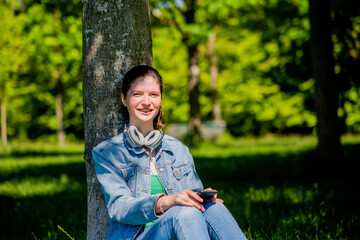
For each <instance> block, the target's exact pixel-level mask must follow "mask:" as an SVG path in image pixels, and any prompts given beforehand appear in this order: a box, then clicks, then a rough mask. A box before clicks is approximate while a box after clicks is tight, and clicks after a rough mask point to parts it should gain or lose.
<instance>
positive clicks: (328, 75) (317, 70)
mask: <svg viewBox="0 0 360 240" xmlns="http://www.w3.org/2000/svg"><path fill="white" fill-rule="evenodd" d="M309 13H310V14H309V17H310V26H311V29H310V37H311V39H310V43H311V54H312V64H313V71H314V77H315V102H316V107H317V136H318V152H319V157H320V163H321V164H324V163H326V165H328V166H329V165H334V164H335V162H339V160H340V158H341V144H340V133H339V119H338V116H337V109H338V103H339V90H338V89H339V86H338V84H337V83H336V80H335V73H334V58H333V54H332V52H333V48H332V42H331V18H330V2H329V1H321V0H309Z"/></svg>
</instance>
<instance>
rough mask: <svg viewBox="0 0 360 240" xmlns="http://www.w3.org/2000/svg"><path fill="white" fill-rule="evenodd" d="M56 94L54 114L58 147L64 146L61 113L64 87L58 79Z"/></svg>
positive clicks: (62, 115) (62, 114) (62, 113)
mask: <svg viewBox="0 0 360 240" xmlns="http://www.w3.org/2000/svg"><path fill="white" fill-rule="evenodd" d="M56 90H57V94H56V99H55V113H56V120H57V131H56V133H57V139H58V143H59V144H60V145H64V144H65V136H66V134H65V129H64V111H63V98H64V86H63V84H62V82H61V80H60V79H58V82H57V86H56Z"/></svg>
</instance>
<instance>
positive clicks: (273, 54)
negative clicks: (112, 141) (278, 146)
mask: <svg viewBox="0 0 360 240" xmlns="http://www.w3.org/2000/svg"><path fill="white" fill-rule="evenodd" d="M150 4H151V13H152V14H151V19H152V34H153V55H154V56H153V57H154V66H155V67H156V68H158V69H159V71H160V73H161V74H162V75H163V77H164V84H165V89H164V102H163V109H164V112H165V118H166V120H167V122H168V123H178V122H181V123H186V122H188V121H189V109H190V106H189V103H188V82H187V81H188V66H187V62H188V56H187V55H188V53H187V51H186V46H188V45H191V44H194V43H196V44H197V45H198V50H199V66H200V81H201V84H200V93H201V96H200V109H201V117H202V120H204V121H207V120H212V116H213V114H212V111H213V109H212V99H211V97H210V96H211V88H210V70H209V68H210V66H209V59H208V58H209V56H208V49H207V48H208V47H207V38H208V36H209V34H216V39H217V40H216V50H215V56H216V57H217V59H218V71H219V75H218V79H217V85H218V87H217V91H218V96H219V102H220V105H221V110H222V117H223V119H224V120H225V121H226V122H227V128H228V130H229V132H230V133H231V134H232V135H234V136H242V135H249V134H250V135H260V134H266V133H269V132H276V133H293V132H295V133H312V132H314V130H315V126H316V115H315V104H314V92H315V90H314V88H315V86H314V79H313V74H312V69H311V68H312V67H311V60H310V47H309V39H310V35H309V28H310V26H309V20H308V0H297V1H292V0H271V1H264V0H244V1H234V0H226V1H224V0H214V1H204V0H197V1H194V9H195V19H194V23H192V24H186V21H185V18H184V11H185V4H186V2H185V1H181V0H180V1H162V0H152V1H150ZM332 9H333V11H332V22H333V43H334V52H333V55H334V57H335V69H334V71H335V73H336V76H337V79H338V85H339V89H340V90H341V96H340V106H339V111H338V115H339V117H340V118H341V122H342V132H352V133H358V132H359V131H360V127H359V126H360V109H359V108H360V107H359V106H360V100H359V99H360V98H359V91H358V89H359V81H358V76H359V75H360V72H359V69H360V68H359V67H358V61H359V56H360V41H359V34H360V16H359V11H358V10H359V4H353V3H352V1H338V0H333V1H332ZM0 24H1V26H2V31H1V33H0V43H1V46H2V48H1V49H0V102H4V103H5V104H6V109H7V123H8V124H7V134H8V135H9V137H10V139H14V138H19V139H20V138H22V139H25V138H31V139H35V138H48V139H49V140H50V141H55V139H56V137H55V133H56V129H57V119H56V116H55V101H56V96H57V95H58V94H60V93H62V94H64V99H63V112H64V118H63V119H64V127H65V130H66V133H67V138H68V139H82V138H83V119H82V115H83V109H82V83H81V78H82V72H81V68H82V56H81V55H82V51H81V47H82V37H81V34H82V29H81V27H82V26H81V2H80V0H76V1H69V0H61V1H49V0H26V1H2V2H1V3H0ZM180 29H181V31H179V30H180Z"/></svg>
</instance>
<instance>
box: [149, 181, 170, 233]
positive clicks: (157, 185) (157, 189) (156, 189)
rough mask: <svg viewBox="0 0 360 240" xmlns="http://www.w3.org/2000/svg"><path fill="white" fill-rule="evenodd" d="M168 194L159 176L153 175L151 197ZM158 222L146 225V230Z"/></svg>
mask: <svg viewBox="0 0 360 240" xmlns="http://www.w3.org/2000/svg"><path fill="white" fill-rule="evenodd" d="M159 193H166V192H165V188H164V185H163V184H162V182H161V179H160V176H159V175H151V195H154V194H159ZM155 221H156V220H154V221H152V222H148V223H147V224H145V228H147V227H150V226H151V225H152V224H153V223H154V222H155Z"/></svg>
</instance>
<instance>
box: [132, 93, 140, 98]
mask: <svg viewBox="0 0 360 240" xmlns="http://www.w3.org/2000/svg"><path fill="white" fill-rule="evenodd" d="M140 95H141V94H140V93H133V96H135V97H137V96H140Z"/></svg>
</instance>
